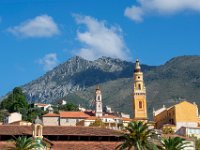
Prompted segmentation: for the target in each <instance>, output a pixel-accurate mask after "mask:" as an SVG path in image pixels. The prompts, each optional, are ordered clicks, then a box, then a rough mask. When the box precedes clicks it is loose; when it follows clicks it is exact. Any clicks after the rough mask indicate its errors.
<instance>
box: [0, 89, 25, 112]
mask: <svg viewBox="0 0 200 150" xmlns="http://www.w3.org/2000/svg"><path fill="white" fill-rule="evenodd" d="M0 108H1V109H7V110H8V111H9V112H20V110H21V109H28V102H27V100H26V97H25V95H24V94H23V92H22V89H21V88H19V87H16V88H14V89H13V91H12V93H11V94H9V95H8V97H7V98H6V99H4V100H3V101H2V102H1V104H0Z"/></svg>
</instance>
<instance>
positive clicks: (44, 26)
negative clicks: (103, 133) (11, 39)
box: [8, 15, 59, 37]
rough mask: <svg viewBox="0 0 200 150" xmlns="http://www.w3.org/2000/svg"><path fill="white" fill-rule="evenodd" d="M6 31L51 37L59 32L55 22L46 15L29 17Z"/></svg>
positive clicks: (21, 34)
mask: <svg viewBox="0 0 200 150" xmlns="http://www.w3.org/2000/svg"><path fill="white" fill-rule="evenodd" d="M8 31H9V32H10V33H12V34H14V35H16V36H22V37H52V36H54V35H57V34H59V29H58V26H57V24H56V23H55V22H54V20H53V18H52V17H51V16H48V15H41V16H37V17H35V18H33V19H29V20H27V21H25V22H23V23H21V24H20V25H18V26H15V27H11V28H9V29H8Z"/></svg>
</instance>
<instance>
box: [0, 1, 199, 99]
mask: <svg viewBox="0 0 200 150" xmlns="http://www.w3.org/2000/svg"><path fill="white" fill-rule="evenodd" d="M199 43H200V0H136V1H134V0H95V1H94V0H84V1H83V0H68V1H66V0H0V52H1V54H0V70H1V74H0V96H3V95H5V94H6V93H7V92H9V91H10V90H12V89H13V88H14V87H16V86H20V85H23V84H25V83H28V82H30V81H32V80H34V79H36V78H38V77H40V76H42V75H43V74H45V73H46V72H47V71H49V70H51V69H53V68H54V67H55V66H56V65H58V64H60V63H63V62H65V61H66V60H68V59H69V58H71V57H73V56H75V55H79V56H81V57H83V58H85V59H88V60H95V59H97V58H99V57H102V56H109V57H113V58H120V59H123V60H128V61H135V59H136V58H139V59H140V61H141V63H143V64H148V65H161V64H164V63H165V62H166V61H168V60H169V59H171V58H173V57H176V56H182V55H200V44H199Z"/></svg>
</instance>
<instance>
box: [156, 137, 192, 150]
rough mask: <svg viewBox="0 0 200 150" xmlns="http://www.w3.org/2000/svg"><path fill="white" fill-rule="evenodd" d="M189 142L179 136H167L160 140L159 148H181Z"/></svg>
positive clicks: (164, 149) (179, 149) (176, 149)
mask: <svg viewBox="0 0 200 150" xmlns="http://www.w3.org/2000/svg"><path fill="white" fill-rule="evenodd" d="M188 144H189V142H186V141H185V139H182V138H180V137H172V138H171V137H169V138H163V139H162V140H161V146H160V148H159V149H160V150H183V149H184V148H186V147H189V146H188Z"/></svg>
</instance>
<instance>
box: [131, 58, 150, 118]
mask: <svg viewBox="0 0 200 150" xmlns="http://www.w3.org/2000/svg"><path fill="white" fill-rule="evenodd" d="M133 119H134V120H141V121H145V120H147V102H146V88H145V85H144V80H143V72H142V71H141V67H140V62H139V60H138V59H137V60H136V66H135V70H134V85H133Z"/></svg>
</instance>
